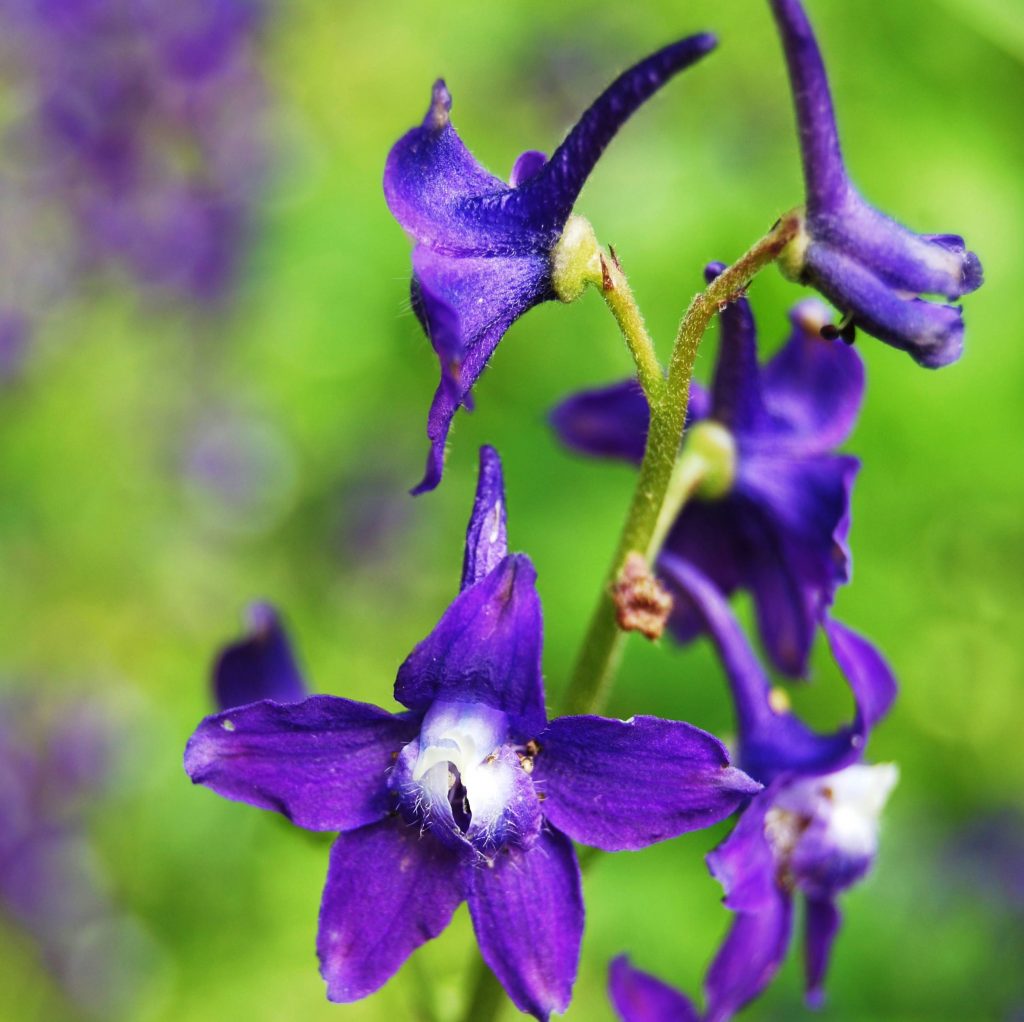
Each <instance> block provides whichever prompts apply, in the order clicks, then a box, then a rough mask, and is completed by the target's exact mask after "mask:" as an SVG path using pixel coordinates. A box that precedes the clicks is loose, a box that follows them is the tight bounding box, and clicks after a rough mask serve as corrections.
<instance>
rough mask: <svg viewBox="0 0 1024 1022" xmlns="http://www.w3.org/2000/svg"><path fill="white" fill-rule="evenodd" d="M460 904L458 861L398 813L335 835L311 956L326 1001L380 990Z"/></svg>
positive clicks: (450, 916) (443, 924)
mask: <svg viewBox="0 0 1024 1022" xmlns="http://www.w3.org/2000/svg"><path fill="white" fill-rule="evenodd" d="M461 901H462V892H461V888H460V884H459V871H458V860H457V857H456V855H455V853H454V852H452V851H450V850H449V849H447V848H446V847H445V846H444V845H442V844H441V843H440V842H438V841H435V840H434V839H433V838H431V837H430V835H422V836H421V834H420V829H419V828H418V827H410V826H408V825H407V824H405V823H403V822H402V821H401V820H400V819H398V818H397V817H392V818H390V819H387V820H383V821H381V822H379V823H374V824H371V825H370V826H368V827H361V828H360V829H358V830H353V831H349V832H348V833H346V834H340V835H339V836H338V838H337V840H336V841H335V842H334V844H333V846H332V847H331V860H330V865H329V867H328V871H327V883H326V885H325V886H324V893H323V900H322V902H321V904H320V929H319V933H318V934H317V956H318V957H319V959H320V973H321V975H322V976H323V977H324V979H325V980H326V981H327V996H328V998H329V999H330V1000H332V1001H343V1002H344V1001H358V1000H359V999H360V998H363V997H366V996H367V995H368V994H372V993H373V992H374V991H375V990H377V989H379V988H380V987H382V986H383V985H384V984H385V983H386V982H387V981H388V980H389V979H390V978H391V977H392V976H393V975H394V974H395V973H396V972H397V971H398V970H399V969H400V968H401V966H402V964H403V963H404V962H405V960H406V959H407V958H408V957H409V955H410V954H412V952H413V951H415V950H416V948H418V947H419V946H420V945H421V944H423V943H424V942H426V941H428V940H431V939H433V938H434V937H436V936H437V935H438V934H439V933H441V932H442V931H443V930H444V929H445V927H446V926H447V925H448V923H449V922H451V918H452V914H453V913H454V912H455V909H456V908H458V906H459V903H460V902H461Z"/></svg>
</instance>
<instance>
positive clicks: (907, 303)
mask: <svg viewBox="0 0 1024 1022" xmlns="http://www.w3.org/2000/svg"><path fill="white" fill-rule="evenodd" d="M770 3H771V7H772V12H773V14H774V15H775V21H776V23H777V25H778V28H779V33H780V35H781V36H782V45H783V49H784V51H785V55H786V64H787V66H788V68H789V77H790V82H791V83H792V87H793V100H794V103H795V106H796V116H797V123H798V126H799V129H800V149H801V153H802V155H803V167H804V181H805V184H806V191H807V203H806V216H805V221H804V229H803V231H802V232H801V233H800V235H799V236H798V237H797V238H796V239H795V240H794V241H793V242H792V243H791V244H790V246H789V248H788V249H787V250H786V251H785V252H784V253H783V256H782V258H781V259H780V266H781V267H782V269H783V271H784V272H785V273H786V274H787V276H790V277H791V278H793V279H794V280H797V281H799V282H800V283H804V284H809V285H811V286H812V287H814V288H816V289H817V290H818V291H820V292H821V293H822V294H823V295H825V296H826V297H827V298H828V299H829V300H830V301H831V302H833V303H835V305H836V306H837V307H838V308H839V309H841V310H842V311H843V313H844V314H845V315H846V316H847V317H849V318H848V323H849V325H851V326H859V327H862V328H863V329H864V330H865V331H866V332H867V333H869V334H871V335H872V336H873V337H877V338H878V339H879V340H882V341H885V343H886V344H891V345H893V347H896V348H900V349H902V350H903V351H906V352H908V353H909V354H910V356H911V357H912V358H913V359H914V361H915V362H917V363H918V364H920V365H923V366H927V367H928V368H931V369H935V368H938V367H939V366H944V365H948V364H949V363H950V362H955V361H956V360H957V359H958V358H959V357H960V353H961V351H962V350H963V332H964V326H963V316H962V313H961V310H960V308H959V306H953V305H944V304H940V303H936V302H932V301H927V300H924V299H923V298H922V297H921V296H922V295H941V296H943V297H945V298H947V299H949V300H952V299H955V298H959V297H961V296H962V295H966V294H969V293H970V292H972V291H974V290H976V289H977V288H979V287H980V286H981V283H982V270H981V263H980V262H979V260H978V257H977V256H976V255H975V254H974V253H973V252H968V251H967V249H966V247H965V245H964V239H963V238H961V237H958V236H957V235H953V234H915V233H913V232H912V231H909V230H907V229H906V228H905V227H903V226H901V225H900V224H898V223H896V222H895V221H894V220H890V219H889V217H887V216H885V215H884V214H882V213H880V212H879V211H878V210H876V209H874V208H873V207H871V206H869V205H868V204H867V203H866V202H865V201H864V200H863V199H862V198H861V197H860V195H859V194H858V193H857V191H856V190H855V189H854V187H853V186H852V185H851V184H850V181H849V178H848V177H847V175H846V168H845V166H844V165H843V158H842V153H841V152H840V147H839V135H838V132H837V130H836V121H835V114H834V112H833V110H832V99H831V96H830V94H829V87H828V79H827V77H826V75H825V66H824V64H823V63H822V59H821V52H820V51H819V49H818V44H817V42H816V40H815V38H814V33H813V31H812V29H811V25H810V23H809V21H808V19H807V15H806V14H805V13H804V10H803V8H802V6H801V5H800V0H770Z"/></svg>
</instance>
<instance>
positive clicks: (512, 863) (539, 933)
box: [464, 830, 583, 1020]
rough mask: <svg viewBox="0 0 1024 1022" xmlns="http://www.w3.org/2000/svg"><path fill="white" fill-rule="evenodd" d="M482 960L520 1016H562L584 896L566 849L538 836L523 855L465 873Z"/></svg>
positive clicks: (551, 835) (549, 835) (550, 836)
mask: <svg viewBox="0 0 1024 1022" xmlns="http://www.w3.org/2000/svg"><path fill="white" fill-rule="evenodd" d="M464 869H465V877H466V886H467V899H468V901H469V912H470V915H471V916H472V919H473V929H474V930H475V931H476V938H477V941H478V942H479V944H480V954H481V955H482V956H483V959H484V961H485V962H486V963H487V964H488V965H489V966H490V968H491V969H492V970H493V972H494V974H495V975H496V976H497V977H498V980H499V981H500V982H501V985H502V986H503V987H504V988H505V992H506V993H507V994H508V996H509V997H510V998H511V999H512V1001H513V1003H514V1004H515V1005H516V1007H517V1008H519V1010H520V1011H524V1012H527V1013H529V1014H531V1015H533V1016H534V1017H535V1018H538V1019H542V1020H543V1019H547V1017H548V1015H549V1014H550V1013H551V1012H552V1011H565V1009H566V1008H567V1007H568V1006H569V1001H570V999H571V997H572V985H573V982H574V981H575V979H576V968H577V966H578V964H579V955H580V941H581V939H582V937H583V892H582V889H581V886H580V869H579V865H578V863H577V862H576V853H575V851H573V847H572V843H571V842H570V841H569V839H568V838H567V837H565V836H564V835H563V834H560V833H558V831H556V830H546V831H542V832H541V835H540V837H539V839H538V840H537V842H536V843H535V844H534V845H533V846H532V847H531V848H530V849H528V850H523V849H517V848H513V849H511V850H510V852H509V853H508V854H507V855H500V856H498V858H497V859H495V860H494V861H493V863H487V862H486V860H485V862H484V863H479V862H477V863H472V864H468V865H467V866H465V867H464Z"/></svg>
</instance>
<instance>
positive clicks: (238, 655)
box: [213, 603, 306, 710]
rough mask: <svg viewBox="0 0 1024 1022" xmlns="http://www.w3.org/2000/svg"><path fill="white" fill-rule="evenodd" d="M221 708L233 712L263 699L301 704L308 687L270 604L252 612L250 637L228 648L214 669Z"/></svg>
mask: <svg viewBox="0 0 1024 1022" xmlns="http://www.w3.org/2000/svg"><path fill="white" fill-rule="evenodd" d="M213 688H214V694H215V697H216V700H217V705H218V706H219V707H220V708H221V709H222V710H230V709H233V708H234V707H236V706H244V705H245V704H246V703H255V702H258V701H259V700H261V699H272V700H273V701H274V702H275V703H297V702H301V701H302V700H303V699H305V698H306V685H305V682H304V681H303V680H302V675H301V674H300V673H299V668H298V666H297V665H296V663H295V657H294V656H293V655H292V649H291V644H290V643H289V641H288V636H287V634H286V633H285V630H284V627H283V626H282V624H281V619H280V617H279V615H278V613H277V611H276V610H275V609H274V608H273V607H272V606H270V604H267V603H256V604H253V606H252V607H250V608H249V634H248V636H247V637H246V638H245V639H243V640H242V641H241V642H236V643H233V644H232V645H230V646H227V647H225V649H224V650H223V651H222V652H221V654H220V655H219V656H218V657H217V662H216V664H215V665H214V668H213Z"/></svg>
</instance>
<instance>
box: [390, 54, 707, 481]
mask: <svg viewBox="0 0 1024 1022" xmlns="http://www.w3.org/2000/svg"><path fill="white" fill-rule="evenodd" d="M714 46H715V39H714V37H713V36H710V35H695V36H691V37H689V38H687V39H683V40H681V41H680V42H677V43H673V44H672V45H671V46H666V47H665V48H664V49H662V50H658V52H657V53H654V54H652V55H651V56H649V57H647V58H646V59H645V60H642V61H640V63H638V64H636V65H634V66H633V67H631V68H630V69H629V70H628V71H626V72H624V73H623V74H622V75H620V76H619V77H618V78H617V79H616V80H615V81H614V82H613V83H612V84H611V85H610V86H609V87H608V89H606V90H605V92H603V93H602V94H601V95H600V96H599V97H598V99H597V100H596V101H595V102H594V104H593V105H592V106H591V107H590V108H589V109H588V110H587V111H586V113H584V114H583V116H582V117H581V118H580V120H579V122H578V123H577V124H576V126H575V127H574V128H573V129H572V130H571V131H570V132H569V134H568V136H567V137H566V139H565V141H564V142H562V144H561V145H560V146H559V147H558V148H557V149H556V150H555V152H554V154H553V155H552V157H551V159H546V158H545V155H544V154H543V153H539V152H535V151H528V152H525V153H523V154H522V155H521V156H520V157H519V158H518V159H517V160H516V162H515V165H514V166H513V168H512V174H511V179H510V182H509V183H508V184H506V183H505V182H504V181H502V180H500V179H499V178H496V177H494V176H493V175H492V174H490V173H488V172H487V171H486V170H484V168H483V167H481V166H480V164H479V163H477V161H476V159H475V158H474V157H473V155H472V154H471V153H470V151H469V150H468V149H467V148H466V146H465V145H464V144H463V142H462V139H460V138H459V136H458V134H457V133H456V131H455V129H454V128H453V127H452V125H451V122H450V120H449V111H450V109H451V102H452V100H451V94H450V93H449V92H448V89H447V87H446V86H445V83H444V82H443V81H440V80H439V81H438V82H437V83H436V84H435V85H434V90H433V95H432V98H431V103H430V109H429V110H428V111H427V115H426V117H425V118H424V120H423V124H422V125H420V126H419V127H418V128H413V129H412V130H411V131H409V132H408V133H407V134H406V135H404V136H403V137H402V138H401V139H399V140H398V142H396V143H395V146H394V148H392V150H391V153H390V155H389V156H388V160H387V165H386V167H385V170H384V195H385V197H386V199H387V203H388V207H389V208H390V210H391V212H392V214H393V215H394V217H395V219H396V220H397V221H398V222H399V223H400V224H401V225H402V227H403V228H405V230H406V231H407V232H408V233H409V234H410V235H411V236H412V238H413V240H414V241H415V242H416V247H415V248H414V249H413V253H412V264H413V277H412V307H413V310H414V311H415V313H416V315H417V317H418V318H419V321H420V323H421V324H422V326H423V329H424V331H425V332H426V334H427V337H428V338H429V339H430V343H431V345H432V346H433V348H434V351H435V352H436V353H437V356H438V359H439V360H440V363H441V382H440V384H439V386H438V388H437V391H436V392H435V394H434V400H433V403H432V404H431V407H430V413H429V416H428V419H427V436H428V437H429V439H430V444H431V446H430V453H429V455H428V457H427V467H426V473H425V475H424V477H423V480H422V482H420V484H419V485H418V486H417V487H416V488H415V489H414V490H413V492H414V493H422V492H424V491H427V490H432V489H434V487H436V486H437V484H438V483H439V482H440V481H441V473H442V470H443V467H444V450H445V442H446V440H447V437H448V431H449V428H450V427H451V422H452V418H453V417H454V415H455V412H456V411H457V410H458V408H459V406H460V405H466V406H467V407H468V406H469V403H470V391H471V389H472V387H473V384H474V383H475V382H476V380H477V377H479V375H480V374H481V373H482V372H483V370H484V367H485V366H486V364H487V361H488V359H490V357H491V355H492V354H493V352H494V349H495V348H496V347H497V345H498V342H499V341H500V340H501V338H502V337H503V336H504V334H505V331H507V330H508V328H509V327H510V326H511V325H512V323H513V322H515V320H517V319H518V318H519V317H520V316H521V315H523V313H524V312H526V311H527V310H528V309H531V308H533V306H535V305H537V304H539V303H540V302H543V301H548V300H550V299H553V298H561V299H562V300H563V301H571V300H573V299H574V298H576V297H578V296H579V294H580V293H581V291H582V288H583V286H584V283H585V276H584V273H585V270H586V265H587V263H588V261H589V260H591V259H592V258H593V259H595V260H596V255H597V242H596V240H595V239H594V237H593V232H592V230H591V229H590V227H589V225H587V224H586V222H585V221H581V220H576V219H570V214H571V213H572V207H573V203H574V202H575V201H576V197H577V196H578V195H579V193H580V190H581V189H582V188H583V185H584V183H585V182H586V180H587V177H588V176H589V175H590V172H591V171H592V170H593V169H594V165H595V164H596V163H597V160H598V157H599V156H600V155H601V153H602V152H603V151H604V149H605V147H606V146H607V145H608V143H609V142H610V141H611V140H612V138H613V137H614V136H615V134H616V132H617V131H618V130H619V128H620V127H622V125H623V124H624V123H625V122H626V120H627V119H628V118H629V117H630V116H631V115H632V114H633V113H634V111H636V110H637V109H638V108H639V107H640V106H641V105H642V104H643V103H644V102H645V101H646V100H648V99H649V98H650V97H651V96H652V95H653V94H654V93H655V92H657V91H658V89H660V88H661V87H662V86H663V85H664V84H665V83H666V82H667V81H668V80H669V79H670V78H672V77H673V76H674V75H676V74H678V73H679V72H680V71H682V70H683V69H684V68H686V67H688V66H689V65H691V64H693V63H694V62H695V61H697V60H699V59H700V58H701V57H703V56H704V55H705V54H706V53H709V52H710V51H711V50H712V49H713V48H714ZM556 271H557V272H556ZM596 272H597V279H598V280H600V270H599V268H598V269H597V271H596Z"/></svg>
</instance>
